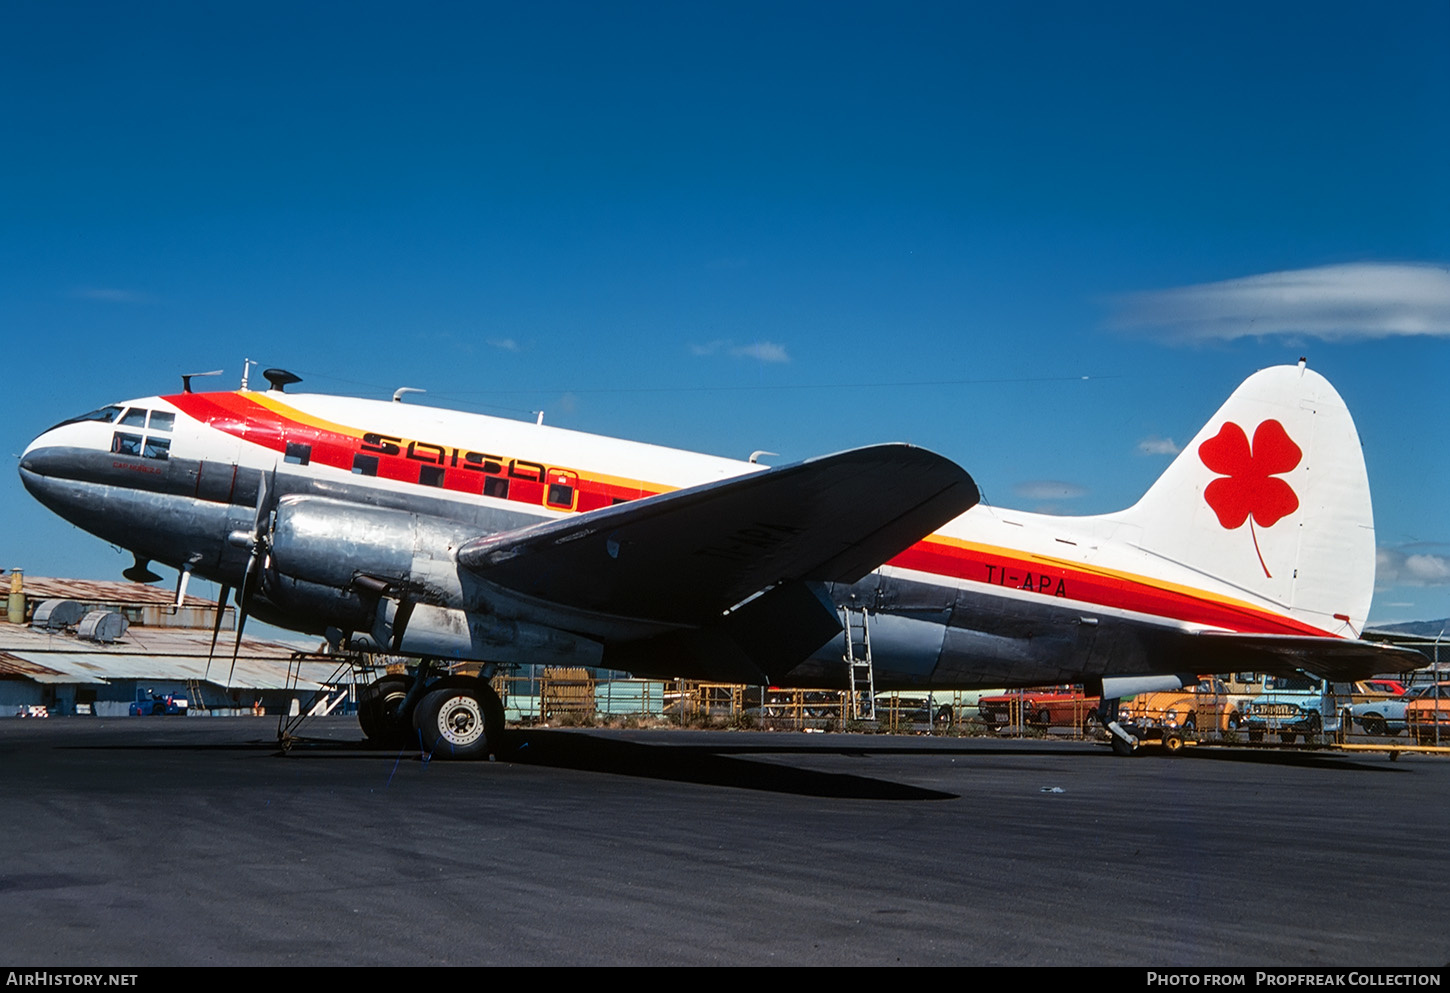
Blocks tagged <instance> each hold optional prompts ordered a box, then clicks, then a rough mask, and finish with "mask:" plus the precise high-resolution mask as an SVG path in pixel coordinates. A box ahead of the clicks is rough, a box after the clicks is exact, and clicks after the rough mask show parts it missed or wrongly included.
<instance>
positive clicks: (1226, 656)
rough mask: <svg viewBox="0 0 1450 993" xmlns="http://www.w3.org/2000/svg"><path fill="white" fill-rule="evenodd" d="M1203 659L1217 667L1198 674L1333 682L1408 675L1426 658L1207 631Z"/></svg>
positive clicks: (1364, 646) (1331, 641)
mask: <svg viewBox="0 0 1450 993" xmlns="http://www.w3.org/2000/svg"><path fill="white" fill-rule="evenodd" d="M1198 637H1199V638H1202V639H1203V642H1204V649H1205V653H1204V654H1205V656H1206V658H1209V659H1213V660H1215V662H1216V663H1217V664H1215V665H1212V666H1207V667H1205V666H1199V667H1198V668H1199V669H1200V670H1201V671H1203V672H1208V671H1210V670H1212V671H1214V672H1228V671H1230V670H1249V671H1253V672H1267V673H1270V674H1272V675H1278V676H1285V675H1291V674H1293V673H1294V672H1295V671H1296V670H1300V669H1302V670H1304V671H1305V672H1311V673H1313V674H1315V675H1316V676H1322V677H1323V678H1325V679H1329V680H1333V681H1349V680H1356V679H1368V678H1369V677H1370V676H1373V675H1376V674H1378V673H1382V672H1408V671H1409V670H1411V669H1418V668H1420V667H1421V666H1423V665H1424V664H1425V656H1423V655H1421V654H1420V653H1419V652H1416V651H1412V650H1410V649H1407V648H1396V647H1395V646H1393V645H1379V644H1375V643H1374V642H1370V641H1355V640H1353V639H1350V638H1313V637H1306V636H1303V635H1293V634H1234V633H1229V632H1217V631H1208V632H1204V633H1202V634H1200V635H1198Z"/></svg>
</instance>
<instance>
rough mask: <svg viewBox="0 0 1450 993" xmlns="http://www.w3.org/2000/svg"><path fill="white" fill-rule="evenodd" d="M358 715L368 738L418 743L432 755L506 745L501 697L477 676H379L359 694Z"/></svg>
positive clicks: (474, 753)
mask: <svg viewBox="0 0 1450 993" xmlns="http://www.w3.org/2000/svg"><path fill="white" fill-rule="evenodd" d="M357 719H358V724H359V725H360V726H361V727H362V732H363V734H364V735H366V736H367V738H368V740H369V741H371V742H373V743H375V744H377V745H380V746H382V747H385V748H407V747H409V746H413V745H416V746H418V747H419V748H421V749H422V751H423V753H424V754H425V755H427V756H428V757H430V758H447V759H480V758H486V757H487V756H488V755H489V754H494V755H499V754H502V752H503V750H504V736H505V731H504V711H503V701H502V700H500V699H499V697H498V694H497V693H496V692H494V689H493V687H492V686H490V685H489V683H488V680H486V679H482V678H478V677H473V676H443V677H441V678H437V679H432V680H430V679H428V678H427V676H426V675H423V676H421V677H414V676H407V675H388V676H382V677H381V678H379V679H377V680H375V681H374V682H373V683H372V684H371V685H369V686H368V687H367V688H366V689H364V690H363V691H362V693H361V694H359V696H358V705H357Z"/></svg>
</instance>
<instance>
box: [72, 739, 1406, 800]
mask: <svg viewBox="0 0 1450 993" xmlns="http://www.w3.org/2000/svg"><path fill="white" fill-rule="evenodd" d="M781 739H782V740H780V741H779V742H775V741H771V742H769V743H762V742H760V741H758V740H757V741H750V742H739V743H735V742H729V743H727V742H721V741H710V742H701V743H699V744H681V743H680V739H679V738H678V737H676V736H673V735H671V736H670V737H669V738H668V740H663V739H662V740H661V741H660V742H659V743H658V744H655V743H652V742H641V741H637V740H636V741H625V740H620V739H618V738H613V737H605V736H599V735H593V734H590V733H588V732H587V731H579V730H550V729H529V730H527V731H515V732H513V733H512V735H511V741H510V745H509V750H508V754H507V756H506V758H505V759H504V761H507V762H512V763H517V764H519V765H528V766H540V767H545V768H558V769H572V770H576V771H583V772H598V773H607V774H612V775H620V776H637V777H641V778H646V779H659V780H667V781H673V782H681V783H695V784H699V785H710V786H727V787H732V788H736V789H750V790H763V791H766V792H774V793H790V794H797V795H801V796H816V797H829V798H835V799H859V800H952V799H958V796H957V794H954V793H947V792H944V791H941V790H932V789H925V788H922V787H918V786H911V785H907V784H903V783H898V782H892V781H889V780H885V779H880V778H875V777H871V776H862V775H855V774H849V773H831V772H820V771H816V770H812V769H802V768H798V767H795V766H790V765H784V764H777V763H774V762H770V761H755V760H754V758H755V757H756V756H760V757H766V756H782V757H790V756H794V757H810V756H813V755H815V756H820V755H834V756H847V757H856V758H868V757H871V756H877V755H879V756H882V757H890V756H910V755H931V756H937V757H944V758H945V757H955V758H960V757H969V758H974V759H980V760H983V761H992V760H993V759H995V758H999V757H1016V758H1020V757H1022V756H1023V755H1024V754H1026V753H1025V752H1024V750H1023V749H1022V748H1020V747H1018V743H1015V742H1010V743H1009V742H1002V743H997V742H991V741H983V740H981V739H970V740H962V741H961V742H960V743H959V744H947V743H945V742H933V743H932V744H931V745H929V746H926V745H922V746H914V745H904V744H902V743H901V742H900V740H899V739H887V740H885V741H883V743H882V744H881V745H879V746H878V745H868V744H863V743H862V741H861V739H859V738H855V739H853V740H843V739H839V738H838V739H836V740H831V739H829V738H827V739H824V740H815V739H812V740H811V741H809V742H808V743H800V744H795V743H793V742H792V740H791V739H790V738H789V737H787V736H784V735H782V736H781ZM1044 746H1045V747H1044ZM69 747H73V748H80V749H84V748H88V747H93V746H87V745H73V746H69ZM105 747H106V748H107V749H108V750H116V749H118V748H119V749H122V750H125V749H139V750H154V749H161V750H175V749H182V750H188V751H232V752H239V751H241V752H245V751H250V752H256V753H259V754H264V755H271V756H287V757H290V758H302V759H329V760H331V759H353V760H368V759H371V758H375V757H380V756H386V757H387V758H388V759H389V760H390V761H397V760H398V759H400V758H401V759H403V760H405V761H408V760H411V761H431V759H432V756H425V755H423V754H422V752H421V751H420V749H419V748H418V747H417V746H411V747H407V748H404V749H401V750H400V749H397V748H381V747H378V746H376V745H372V744H370V743H368V742H367V741H359V740H342V741H339V740H336V739H330V738H314V737H308V736H298V737H295V738H293V739H292V740H291V741H290V742H289V744H288V747H287V748H285V749H282V748H279V746H278V742H277V741H276V740H263V739H256V738H254V739H252V740H250V741H236V742H207V743H201V742H190V743H184V744H183V743H180V742H173V743H168V744H147V745H120V746H117V745H115V744H109V745H107V746H105ZM1034 751H1036V752H1038V753H1039V754H1040V753H1041V752H1042V751H1051V752H1053V753H1054V754H1060V755H1068V754H1073V755H1076V756H1079V757H1080V758H1081V759H1083V760H1092V759H1097V760H1100V761H1110V762H1150V763H1157V762H1184V761H1189V762H1191V761H1226V762H1245V763H1253V764H1258V765H1282V766H1286V767H1290V766H1292V767H1300V768H1320V769H1325V770H1329V769H1336V770H1344V769H1350V770H1356V771H1362V772H1408V771H1409V770H1408V769H1402V768H1400V767H1398V766H1392V765H1391V764H1390V763H1389V762H1388V761H1385V760H1384V758H1383V757H1381V756H1376V758H1377V759H1378V761H1366V760H1365V758H1362V757H1359V756H1353V757H1351V756H1343V755H1333V754H1330V753H1325V752H1308V751H1299V750H1289V749H1283V750H1280V749H1233V748H1212V749H1210V748H1204V749H1190V750H1186V751H1185V752H1183V753H1181V754H1179V755H1177V756H1173V757H1168V756H1164V755H1159V754H1156V753H1154V752H1151V751H1148V752H1145V753H1144V754H1142V755H1140V756H1137V757H1134V758H1121V757H1119V756H1115V755H1112V754H1111V753H1110V752H1109V751H1108V750H1107V749H1106V748H1101V749H1099V748H1084V747H1083V745H1082V744H1081V743H1076V742H1074V743H1064V745H1063V747H1061V748H1052V747H1051V746H1050V745H1048V743H1041V744H1039V745H1038V747H1037V748H1035V749H1034ZM470 764H471V763H462V764H460V767H467V765H470Z"/></svg>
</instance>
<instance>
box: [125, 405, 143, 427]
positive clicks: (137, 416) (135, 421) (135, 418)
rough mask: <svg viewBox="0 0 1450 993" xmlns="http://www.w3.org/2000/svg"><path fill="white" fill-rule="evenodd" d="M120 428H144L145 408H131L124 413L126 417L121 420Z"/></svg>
mask: <svg viewBox="0 0 1450 993" xmlns="http://www.w3.org/2000/svg"><path fill="white" fill-rule="evenodd" d="M121 426H122V427H128V428H144V427H145V426H146V408H145V407H132V408H131V409H130V410H128V411H126V416H125V417H123V418H121Z"/></svg>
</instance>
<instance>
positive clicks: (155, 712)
mask: <svg viewBox="0 0 1450 993" xmlns="http://www.w3.org/2000/svg"><path fill="white" fill-rule="evenodd" d="M136 696H137V699H136V702H135V703H133V704H131V716H132V717H152V716H157V717H160V716H165V715H168V714H170V715H173V716H180V717H185V716H186V712H187V710H188V709H189V708H190V706H191V703H190V701H188V700H187V699H186V697H184V696H176V695H174V694H171V693H168V694H166V695H165V696H162V695H160V694H157V693H152V694H151V695H150V696H149V697H142V696H141V694H139V693H138V694H136Z"/></svg>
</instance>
